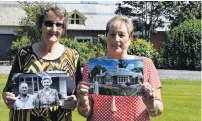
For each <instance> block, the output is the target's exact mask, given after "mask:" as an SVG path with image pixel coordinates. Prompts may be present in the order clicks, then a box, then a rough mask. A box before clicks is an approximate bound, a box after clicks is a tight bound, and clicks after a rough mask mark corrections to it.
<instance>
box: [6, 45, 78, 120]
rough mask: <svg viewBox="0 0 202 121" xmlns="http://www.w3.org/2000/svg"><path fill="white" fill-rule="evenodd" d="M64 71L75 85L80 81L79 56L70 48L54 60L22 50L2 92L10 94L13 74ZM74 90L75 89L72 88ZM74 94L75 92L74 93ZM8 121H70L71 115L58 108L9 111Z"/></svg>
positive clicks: (28, 50) (27, 49) (31, 50)
mask: <svg viewBox="0 0 202 121" xmlns="http://www.w3.org/2000/svg"><path fill="white" fill-rule="evenodd" d="M54 70H58V71H65V72H66V74H67V76H71V77H72V76H73V77H75V82H76V85H77V84H78V82H79V81H80V80H81V78H82V75H81V71H80V63H79V55H78V53H77V52H76V51H75V50H73V49H70V48H66V49H65V51H64V52H63V54H62V55H61V56H60V57H59V58H57V59H55V60H45V59H40V58H39V57H38V56H37V55H36V54H35V53H34V51H33V49H32V46H27V47H25V48H22V49H21V50H20V51H19V53H18V55H17V56H16V58H15V61H14V65H13V66H12V69H11V72H10V74H9V77H8V81H7V84H6V86H5V88H4V92H12V89H13V81H11V78H12V75H13V74H14V73H35V72H46V71H54ZM74 89H76V87H75V88H74ZM75 93H76V92H75ZM9 120H10V121H72V113H71V111H69V110H64V109H62V108H61V107H60V106H54V107H49V108H40V109H31V110H13V109H11V110H10V114H9Z"/></svg>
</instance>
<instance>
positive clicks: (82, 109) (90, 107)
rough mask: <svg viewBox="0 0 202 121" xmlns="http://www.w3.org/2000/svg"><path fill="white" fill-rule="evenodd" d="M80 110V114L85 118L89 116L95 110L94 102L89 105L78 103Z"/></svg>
mask: <svg viewBox="0 0 202 121" xmlns="http://www.w3.org/2000/svg"><path fill="white" fill-rule="evenodd" d="M77 109H78V112H79V114H80V115H82V116H83V117H85V118H88V117H89V116H90V115H91V113H92V110H93V104H92V103H89V104H88V105H87V106H85V107H82V106H81V105H79V104H78V106H77Z"/></svg>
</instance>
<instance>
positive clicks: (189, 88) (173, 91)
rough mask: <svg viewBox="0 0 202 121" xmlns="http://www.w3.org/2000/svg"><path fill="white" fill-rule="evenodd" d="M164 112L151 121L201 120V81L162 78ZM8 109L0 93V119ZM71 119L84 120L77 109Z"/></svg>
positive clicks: (1, 80) (2, 78)
mask: <svg viewBox="0 0 202 121" xmlns="http://www.w3.org/2000/svg"><path fill="white" fill-rule="evenodd" d="M6 79H7V75H6V74H0V93H2V89H3V87H4V86H5V83H6ZM162 85H163V88H162V98H163V103H164V112H163V114H162V115H161V116H158V117H155V118H151V121H201V100H200V99H201V97H200V95H201V82H200V81H191V80H190V81H187V80H162ZM8 112H9V111H8V109H7V108H6V106H5V104H4V103H3V99H2V97H1V95H0V121H7V120H8ZM73 121H85V118H83V117H81V116H80V115H79V114H78V112H77V110H74V112H73Z"/></svg>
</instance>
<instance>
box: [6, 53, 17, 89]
mask: <svg viewBox="0 0 202 121" xmlns="http://www.w3.org/2000/svg"><path fill="white" fill-rule="evenodd" d="M14 73H20V62H19V54H18V55H17V56H16V57H15V60H14V63H13V66H12V68H11V71H10V73H9V76H8V79H7V83H6V86H5V87H4V90H3V91H4V92H12V89H13V81H12V76H13V74H14Z"/></svg>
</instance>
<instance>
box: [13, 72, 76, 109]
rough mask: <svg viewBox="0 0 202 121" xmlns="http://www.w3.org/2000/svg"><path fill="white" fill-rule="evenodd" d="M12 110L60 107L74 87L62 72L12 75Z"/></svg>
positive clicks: (73, 83) (71, 80) (72, 82)
mask: <svg viewBox="0 0 202 121" xmlns="http://www.w3.org/2000/svg"><path fill="white" fill-rule="evenodd" d="M12 81H13V83H14V86H13V92H14V94H15V95H16V101H15V103H14V109H15V110H20V109H32V108H43V107H50V106H61V105H62V104H63V101H64V99H65V98H66V97H67V96H68V95H72V92H74V90H75V88H76V85H75V81H74V80H73V78H70V77H67V75H66V73H65V72H63V71H50V72H36V73H16V74H14V75H13V78H12Z"/></svg>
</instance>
